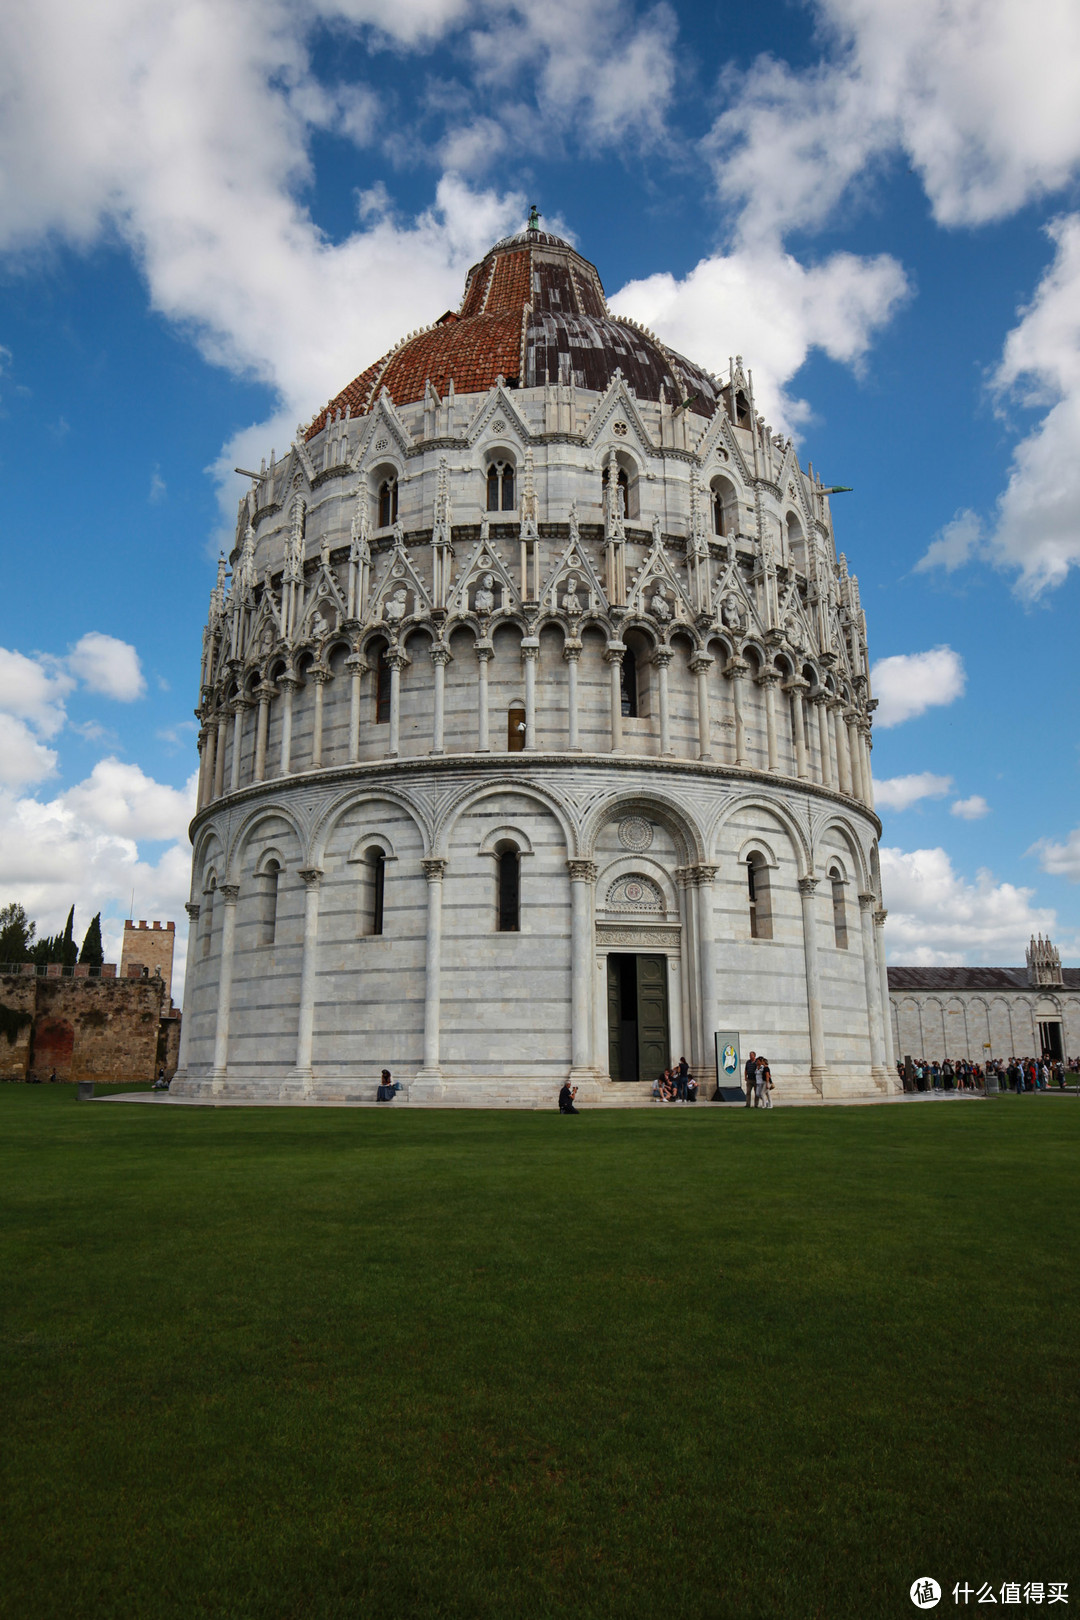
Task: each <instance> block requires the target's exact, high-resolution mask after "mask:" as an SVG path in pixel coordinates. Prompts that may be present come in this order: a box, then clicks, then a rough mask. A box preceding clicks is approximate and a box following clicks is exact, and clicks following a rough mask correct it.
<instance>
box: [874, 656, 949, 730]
mask: <svg viewBox="0 0 1080 1620" xmlns="http://www.w3.org/2000/svg"><path fill="white" fill-rule="evenodd" d="M966 681H967V677H966V675H965V673H964V664H963V660H962V659H961V657H960V655H959V653H956V652H954V651H953V649H952V648H951V647H933V648H931V650H930V651H929V652H921V653H897V654H895V655H894V656H893V657H892V658H879V659H878V661H877V663H876V664H874V665H873V666H872V668H871V670H870V684H871V686H872V687H873V691H874V696H875V697H876V698H877V700H878V708H877V713H876V714H875V716H874V724H875V725H877V726H880V727H882V728H886V729H887V728H888V727H889V726H898V725H900V724H901V723H902V722H903V721H904V720H914V719H915V718H916V717H917V716H918V715H920V714H925V713H926V710H927V709H930V708H935V707H938V706H941V705H943V704H948V703H953V702H955V700H956V699H957V698H958V697H961V696H962V695H963V691H964V686H965V684H966Z"/></svg>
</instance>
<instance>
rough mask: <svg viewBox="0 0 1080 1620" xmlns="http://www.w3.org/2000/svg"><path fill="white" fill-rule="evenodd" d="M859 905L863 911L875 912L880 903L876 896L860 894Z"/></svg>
mask: <svg viewBox="0 0 1080 1620" xmlns="http://www.w3.org/2000/svg"><path fill="white" fill-rule="evenodd" d="M859 904H860V906H861V907H862V909H863V910H864V911H876V910H877V908H878V905H879V904H880V902H879V900H878V897H877V895H876V894H860V896H859Z"/></svg>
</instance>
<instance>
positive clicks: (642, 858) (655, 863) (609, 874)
mask: <svg viewBox="0 0 1080 1620" xmlns="http://www.w3.org/2000/svg"><path fill="white" fill-rule="evenodd" d="M637 875H640V876H642V877H645V878H648V879H649V881H650V882H651V883H654V884H655V885H656V887H657V888H658V889H659V890H660V893H661V896H662V897H663V901H664V912H665V915H666V916H667V917H670V918H678V915H679V896H678V894H677V892H676V889H675V883H674V880H673V878H672V875H671V873H670V872H669V871H668V869H667V867H666V866H665V865H664V863H663V862H662V861H659V860H657V859H656V858H655V857H654V856H652V855H650V854H648V853H647V852H646V851H638V850H632V849H628V850H624V851H623V853H622V854H621V855H613V856H612V857H611V859H610V860H609V861H607V862H606V864H605V865H604V866H603V867H601V868H600V870H599V871H598V873H597V881H596V907H597V911H600V912H602V911H606V910H607V909H608V895H609V894H610V892H611V889H612V887H613V886H614V885H615V884H617V883H618V882H619V881H620V879H624V878H629V877H634V876H637Z"/></svg>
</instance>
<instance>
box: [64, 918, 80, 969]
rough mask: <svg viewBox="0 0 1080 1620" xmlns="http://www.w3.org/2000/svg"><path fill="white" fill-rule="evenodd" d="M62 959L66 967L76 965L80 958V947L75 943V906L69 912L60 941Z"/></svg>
mask: <svg viewBox="0 0 1080 1620" xmlns="http://www.w3.org/2000/svg"><path fill="white" fill-rule="evenodd" d="M60 960H61V962H63V964H64V966H65V967H74V966H75V964H76V962H77V961H78V960H79V947H78V946H77V945H76V943H75V907H74V906H72V908H71V910H70V911H69V912H68V920H67V922H66V924H65V925H64V937H63V939H62V940H61V941H60Z"/></svg>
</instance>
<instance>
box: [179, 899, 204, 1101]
mask: <svg viewBox="0 0 1080 1620" xmlns="http://www.w3.org/2000/svg"><path fill="white" fill-rule="evenodd" d="M184 910H185V911H186V912H187V914H188V936H187V955H186V957H185V961H186V963H187V968H186V970H185V973H184V999H185V1000H186V1002H187V1004H188V1007H189V1009H190V1012H189V1015H188V1016H187V1017H186V1018H182V1019H181V1020H180V1051H179V1054H178V1056H177V1060H176V1072H177V1074H178V1075H180V1076H181V1077H182V1078H183V1077H185V1076H186V1075H187V1067H188V1053H189V1049H190V1046H191V1031H192V1028H193V1027H194V1024H195V949H196V941H197V939H198V935H199V907H198V904H197V903H196V902H195V901H194V900H189V901H188V902H187V904H186V905H185V906H184Z"/></svg>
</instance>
